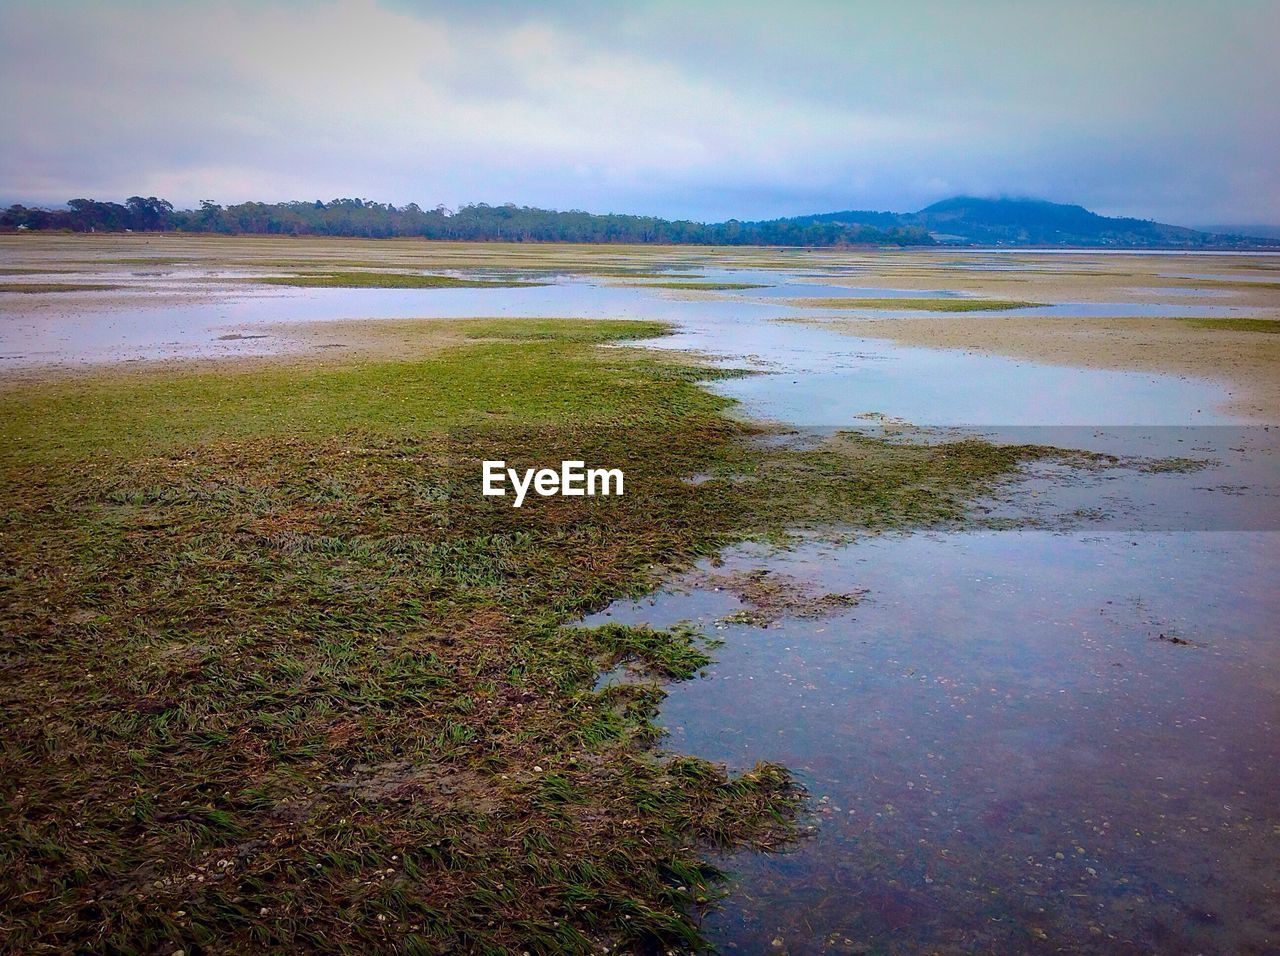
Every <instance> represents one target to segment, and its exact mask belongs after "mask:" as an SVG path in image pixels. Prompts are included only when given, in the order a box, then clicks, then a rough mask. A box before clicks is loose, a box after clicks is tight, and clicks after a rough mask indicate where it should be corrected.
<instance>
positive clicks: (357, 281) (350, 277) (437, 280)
mask: <svg viewBox="0 0 1280 956" xmlns="http://www.w3.org/2000/svg"><path fill="white" fill-rule="evenodd" d="M237 281H247V282H261V283H266V284H267V285H287V286H299V287H303V288H318V289H486V288H493V289H502V288H507V289H517V288H527V287H529V286H537V285H546V283H545V282H534V281H529V280H522V279H493V280H484V279H460V278H458V277H457V276H441V275H421V274H418V273H407V272H322V273H316V274H314V275H311V274H308V275H301V274H300V275H293V276H259V277H255V278H253V279H246V280H237Z"/></svg>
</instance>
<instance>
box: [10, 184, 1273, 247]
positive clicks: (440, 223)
mask: <svg viewBox="0 0 1280 956" xmlns="http://www.w3.org/2000/svg"><path fill="white" fill-rule="evenodd" d="M29 229H39V230H65V231H71V232H119V231H124V230H131V231H134V232H143V231H149V232H169V231H177V232H214V233H223V234H227V235H240V234H249V235H263V234H265V235H283V236H353V237H368V238H390V237H415V238H422V239H455V240H463V241H470V242H484V241H499V242H589V243H651V244H677V243H693V244H701V245H737V246H747V245H750V246H769V245H776V246H851V245H872V246H875V245H895V246H931V245H937V244H939V243H945V244H954V245H1009V246H1081V247H1088V248H1098V247H1113V248H1125V249H1142V248H1177V249H1204V248H1228V249H1230V248H1244V249H1248V248H1259V247H1266V246H1269V245H1275V244H1276V242H1277V240H1276V238H1274V237H1268V236H1261V237H1251V236H1245V235H1240V234H1238V233H1236V234H1224V233H1218V232H1201V231H1197V230H1195V229H1187V228H1185V227H1183V226H1171V225H1167V224H1166V223H1161V222H1151V221H1148V220H1146V219H1122V218H1112V217H1108V216H1099V215H1098V214H1097V213H1093V212H1090V211H1089V210H1088V209H1085V208H1084V207H1083V206H1072V205H1066V204H1063V203H1053V202H1046V201H1044V200H1039V199H977V198H974V197H972V196H957V197H955V198H954V199H945V200H943V201H942V202H937V203H934V204H933V205H932V206H926V207H925V208H924V209H921V210H920V211H919V212H912V213H894V212H873V211H870V210H854V209H850V210H845V211H843V212H824V213H816V214H814V215H808V216H792V217H789V218H785V219H768V220H758V221H754V222H743V221H739V220H737V219H730V220H729V221H727V222H719V223H702V222H691V221H688V220H678V221H673V220H669V219H659V218H657V217H654V216H632V215H617V214H607V215H601V214H598V213H589V212H582V211H579V210H570V211H568V212H563V211H557V210H554V209H536V208H533V207H530V206H516V205H514V204H510V203H508V204H507V205H503V206H489V205H485V204H484V203H479V204H476V205H470V206H463V207H461V208H459V209H458V210H456V211H453V210H449V209H445V208H444V207H437V208H435V209H422V208H420V207H419V206H417V205H416V204H414V203H410V204H409V205H407V206H394V205H391V204H389V203H378V202H373V201H372V200H368V199H333V200H330V201H329V202H321V201H320V200H315V201H313V202H283V203H256V202H245V203H239V204H238V205H232V206H221V205H218V204H217V203H213V202H202V203H201V204H200V208H199V209H174V207H173V205H172V204H171V203H168V202H166V201H165V200H163V199H157V198H156V197H154V196H150V197H146V198H144V197H142V196H131V197H130V198H129V199H128V200H127V201H126V202H125V203H124V204H123V205H121V204H119V203H115V202H99V201H97V200H92V199H72V200H70V201H69V202H68V203H67V208H65V209H42V208H32V207H27V206H22V205H13V206H10V207H9V208H8V209H5V210H3V211H0V231H16V230H29ZM1233 232H1234V230H1233Z"/></svg>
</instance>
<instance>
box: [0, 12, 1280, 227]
mask: <svg viewBox="0 0 1280 956" xmlns="http://www.w3.org/2000/svg"><path fill="white" fill-rule="evenodd" d="M1278 41H1280V0H1215V2H1208V0H1162V2H1155V0H1105V2H1091V0H1070V2H1067V0H1060V2H1052V3H1051V2H1042V0H893V2H890V0H884V2H858V0H842V2H823V0H811V2H806V0H788V2H786V3H778V2H776V0H774V2H761V3H756V2H752V0H737V2H723V3H722V2H717V0H679V2H666V0H660V2H648V0H631V2H626V3H621V2H610V0H595V2H578V0H564V2H557V0H542V2H525V3H517V2H502V0H441V2H430V0H423V2H413V0H382V2H379V0H334V2H304V0H245V2H239V0H228V2H199V0H164V2H161V0H155V2H148V0H111V2H107V0H98V2H90V0H39V2H26V0H3V2H0V91H2V92H3V95H0V129H3V131H4V133H3V135H2V136H0V201H4V202H14V201H21V202H25V203H29V204H43V205H51V206H52V205H58V204H61V203H62V202H63V201H65V200H66V199H69V198H74V197H86V198H93V199H103V200H117V201H119V200H122V199H124V198H125V197H127V196H130V195H135V194H141V195H144V196H147V195H156V196H160V197H162V198H167V199H170V200H171V201H173V202H174V203H175V204H176V205H178V206H193V205H195V204H196V203H197V202H198V201H199V200H202V199H211V200H214V201H216V202H221V203H231V202H238V201H243V200H246V199H256V200H262V201H279V200H286V199H305V200H312V199H324V200H328V199H332V198H335V197H339V196H358V197H362V198H367V199H376V200H379V201H382V202H394V203H396V204H398V205H402V204H404V203H408V202H417V203H418V204H419V205H421V206H424V207H432V206H436V205H445V206H448V207H450V208H456V207H457V206H459V205H462V204H464V203H469V202H488V203H493V204H497V203H503V202H515V203H518V204H521V205H536V206H544V207H550V208H560V209H588V210H591V211H593V212H631V213H644V214H653V215H661V216H667V217H671V218H692V219H700V220H720V219H727V218H731V217H736V218H739V219H760V218H772V217H776V216H784V215H798V214H803V213H810V212H821V211H832V210H844V209H888V210H893V211H897V212H902V211H910V210H915V209H918V208H921V207H922V206H924V205H927V204H928V203H930V202H934V201H936V200H939V199H943V198H946V197H949V196H953V195H957V194H969V195H981V196H997V195H1008V196H1031V197H1036V198H1044V199H1051V200H1055V201H1060V202H1076V203H1080V204H1082V205H1085V206H1087V207H1089V208H1091V209H1094V210H1096V211H1098V212H1102V213H1104V214H1109V215H1133V216H1139V217H1142V218H1153V219H1159V220H1162V221H1166V222H1174V223H1179V224H1187V225H1202V224H1210V223H1264V222H1273V223H1275V222H1280V160H1278V159H1277V157H1280V94H1277V90H1280V56H1277V55H1276V53H1275V49H1276V45H1277V42H1278Z"/></svg>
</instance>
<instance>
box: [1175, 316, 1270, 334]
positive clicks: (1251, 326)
mask: <svg viewBox="0 0 1280 956" xmlns="http://www.w3.org/2000/svg"><path fill="white" fill-rule="evenodd" d="M1178 321H1180V322H1185V323H1186V324H1187V325H1193V326H1195V327H1196V328H1197V329H1212V330H1213V331H1215V332H1271V333H1276V332H1280V320H1276V319H1199V318H1196V319H1179V320H1178Z"/></svg>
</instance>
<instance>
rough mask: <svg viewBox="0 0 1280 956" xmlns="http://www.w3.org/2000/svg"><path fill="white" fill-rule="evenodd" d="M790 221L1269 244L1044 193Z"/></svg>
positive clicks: (1045, 241) (968, 234)
mask: <svg viewBox="0 0 1280 956" xmlns="http://www.w3.org/2000/svg"><path fill="white" fill-rule="evenodd" d="M794 221H796V222H802V223H804V222H815V223H817V222H820V223H827V224H831V223H842V224H847V225H852V224H855V223H861V224H865V225H867V226H873V227H874V228H877V229H887V228H891V227H892V226H894V225H897V226H899V227H903V228H905V227H910V226H916V227H922V228H923V229H925V230H926V231H927V232H928V233H929V235H930V236H931V237H932V238H933V239H934V240H935V241H937V242H943V243H949V244H956V245H1011V246H1089V247H1116V248H1208V247H1213V248H1223V247H1227V248H1234V247H1253V246H1258V245H1265V244H1267V237H1266V236H1265V235H1264V236H1260V237H1256V238H1255V237H1248V236H1245V235H1242V234H1241V233H1239V232H1236V231H1234V230H1232V231H1231V233H1229V234H1227V233H1225V231H1224V233H1218V232H1201V231H1198V230H1195V229H1188V228H1186V227H1185V226H1171V225H1168V224H1167V223H1162V222H1152V221H1150V220H1147V219H1127V218H1113V217H1110V216H1100V215H1098V214H1097V213H1095V212H1090V211H1089V210H1088V209H1085V208H1084V207H1083V206H1075V205H1069V204H1066V203H1054V202H1047V201H1045V200H1042V199H978V198H975V197H973V196H957V197H955V198H953V199H944V200H942V202H936V203H934V204H933V205H932V206H926V207H925V208H924V209H921V210H920V211H919V212H914V213H888V212H863V211H854V210H850V211H848V212H832V213H823V214H821V215H817V216H799V217H796V219H795V220H794Z"/></svg>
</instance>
